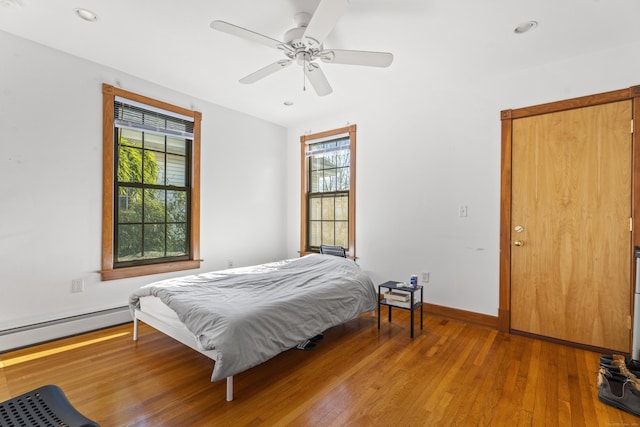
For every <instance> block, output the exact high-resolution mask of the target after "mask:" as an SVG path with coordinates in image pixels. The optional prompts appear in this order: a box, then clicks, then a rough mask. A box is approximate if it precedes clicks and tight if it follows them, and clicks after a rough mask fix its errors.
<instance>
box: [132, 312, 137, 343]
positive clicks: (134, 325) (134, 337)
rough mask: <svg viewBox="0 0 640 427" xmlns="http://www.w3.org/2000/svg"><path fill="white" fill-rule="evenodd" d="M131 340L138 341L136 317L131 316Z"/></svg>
mask: <svg viewBox="0 0 640 427" xmlns="http://www.w3.org/2000/svg"><path fill="white" fill-rule="evenodd" d="M133 340H134V341H138V318H137V317H136V316H135V315H134V316H133Z"/></svg>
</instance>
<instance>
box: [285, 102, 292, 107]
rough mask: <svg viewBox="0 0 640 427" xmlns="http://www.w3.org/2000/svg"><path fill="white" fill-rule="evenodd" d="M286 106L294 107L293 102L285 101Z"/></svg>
mask: <svg viewBox="0 0 640 427" xmlns="http://www.w3.org/2000/svg"><path fill="white" fill-rule="evenodd" d="M284 105H286V106H287V107H291V106H292V105H293V101H284Z"/></svg>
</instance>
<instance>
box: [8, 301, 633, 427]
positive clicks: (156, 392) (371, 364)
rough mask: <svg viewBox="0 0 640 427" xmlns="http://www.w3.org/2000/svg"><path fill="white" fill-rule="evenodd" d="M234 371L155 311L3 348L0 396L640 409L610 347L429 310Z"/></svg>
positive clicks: (315, 420) (165, 405)
mask: <svg viewBox="0 0 640 427" xmlns="http://www.w3.org/2000/svg"><path fill="white" fill-rule="evenodd" d="M383 310H384V311H383V318H382V324H381V328H380V330H378V328H377V319H376V318H375V317H373V318H372V317H371V315H370V314H364V315H362V316H360V317H359V318H357V319H354V320H352V321H350V322H348V323H346V324H344V325H341V326H338V327H335V328H332V329H330V330H328V331H326V333H325V339H324V341H322V342H321V343H320V344H319V345H318V347H317V348H316V349H315V350H313V351H300V350H290V351H287V352H284V353H282V354H280V355H279V356H276V357H275V358H273V359H271V360H269V361H268V362H266V363H264V364H262V365H259V366H257V367H255V368H252V369H250V370H248V371H246V372H243V373H241V374H239V375H237V376H236V377H235V400H234V401H233V402H227V401H226V400H225V381H218V382H214V383H212V382H210V375H211V370H212V363H213V362H212V361H210V360H209V359H207V358H206V357H205V356H202V355H200V354H199V353H197V352H196V351H193V350H191V349H190V348H188V347H185V346H184V345H182V344H180V343H178V342H176V341H174V340H173V339H171V338H169V337H166V336H165V335H163V334H161V333H159V332H157V331H155V330H154V329H152V328H151V327H149V326H146V325H144V324H142V325H141V327H140V339H139V341H138V342H133V341H132V325H131V324H128V325H122V326H117V327H113V328H109V329H105V330H102V331H98V332H92V333H89V334H85V335H81V336H77V337H72V338H67V339H63V340H59V341H55V342H51V343H47V344H42V345H38V346H34V347H31V348H28V349H22V350H18V351H14V352H9V353H4V354H1V355H0V400H5V399H8V398H10V397H12V396H16V395H18V394H21V393H23V392H25V391H28V390H31V389H33V388H36V387H39V386H41V385H44V384H50V383H51V384H57V385H59V386H60V387H62V389H63V390H64V391H65V393H66V394H67V397H68V398H69V400H70V401H71V402H72V403H73V404H74V406H76V408H78V410H80V411H81V412H82V413H84V414H85V415H87V416H88V417H90V418H92V419H94V420H96V421H97V422H99V423H100V424H101V425H102V426H154V427H161V426H263V425H265V426H273V425H278V426H323V427H324V426H611V425H639V424H640V418H637V417H635V416H633V415H631V414H628V413H625V412H623V411H620V410H618V409H615V408H612V407H609V406H607V405H604V404H602V403H600V402H599V401H598V399H597V387H596V373H597V369H598V361H599V354H596V353H592V352H589V351H585V350H581V349H575V348H570V347H565V346H563V345H560V344H554V343H549V342H544V341H538V340H535V339H531V338H527V337H522V336H516V335H509V334H503V333H499V332H497V331H495V330H491V329H485V328H480V327H475V326H471V325H467V324H464V323H461V322H457V321H452V320H446V319H442V318H438V317H434V316H430V315H426V316H425V323H424V326H425V327H424V330H423V331H421V330H420V329H419V327H418V326H417V325H418V320H416V332H415V338H414V339H413V340H412V339H410V338H409V318H408V315H407V314H406V312H404V311H403V312H401V313H398V310H396V312H394V319H393V323H388V322H387V319H386V316H385V315H386V309H383Z"/></svg>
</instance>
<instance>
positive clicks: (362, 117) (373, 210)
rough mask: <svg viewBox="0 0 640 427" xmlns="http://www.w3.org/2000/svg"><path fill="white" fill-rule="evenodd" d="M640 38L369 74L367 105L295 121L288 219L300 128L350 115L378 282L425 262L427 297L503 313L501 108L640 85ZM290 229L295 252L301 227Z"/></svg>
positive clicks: (360, 232) (360, 224)
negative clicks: (504, 60)
mask: <svg viewBox="0 0 640 427" xmlns="http://www.w3.org/2000/svg"><path fill="white" fill-rule="evenodd" d="M639 49H640V44H636V45H628V46H620V47H619V48H617V49H612V50H608V51H603V52H599V53H597V54H593V55H589V56H581V57H575V58H569V59H567V60H565V61H562V62H557V63H552V64H547V65H545V66H541V67H537V68H534V69H525V70H521V71H519V72H517V73H512V74H500V75H490V76H489V75H484V76H483V75H479V74H478V73H476V72H475V71H474V70H458V71H457V72H456V75H455V79H453V80H449V81H448V82H447V81H446V80H438V81H425V79H423V78H421V76H420V73H421V72H423V71H422V70H420V69H419V67H413V68H415V69H416V71H415V74H411V73H412V71H410V70H407V72H406V76H405V77H406V78H409V79H412V80H410V81H414V82H415V91H414V92H413V93H411V94H407V93H402V94H399V93H397V92H396V91H395V88H394V87H393V86H394V85H393V82H384V83H383V84H378V85H375V84H374V85H372V88H375V91H374V90H372V94H371V99H370V100H367V101H368V102H367V106H366V107H365V108H361V109H351V110H349V111H345V112H337V113H336V114H335V115H333V116H331V117H321V118H318V119H317V120H315V121H313V122H310V123H304V124H301V125H300V126H299V127H295V128H291V129H289V134H288V140H289V148H288V156H289V162H288V167H289V176H290V178H289V179H288V183H289V189H288V194H289V199H288V215H289V223H290V224H296V223H297V222H298V218H299V215H300V207H299V205H300V186H299V178H297V177H299V174H300V170H299V169H300V167H299V155H300V154H299V153H300V148H299V145H300V140H299V137H300V135H302V134H304V133H305V132H309V131H310V132H311V133H315V132H319V131H323V130H328V129H333V128H338V127H342V126H345V125H346V123H352V124H353V123H355V124H357V126H358V130H357V177H356V179H357V201H356V205H357V206H356V217H357V218H356V222H357V228H356V247H357V256H358V257H359V261H358V263H359V264H360V265H361V266H362V268H363V269H365V270H366V271H368V272H369V273H370V274H371V276H372V277H373V279H374V281H375V282H377V283H382V282H384V281H387V280H408V278H409V275H410V274H413V273H415V274H419V275H420V274H421V273H422V272H429V273H430V281H429V283H427V284H426V290H425V299H426V300H427V301H428V302H430V303H433V304H437V305H442V306H447V307H453V308H458V309H462V310H468V311H472V312H477V313H483V314H488V315H494V316H497V314H498V294H499V237H500V236H499V220H500V216H499V215H500V213H499V208H500V126H501V124H500V111H501V110H505V109H510V108H519V107H525V106H529V105H535V104H540V103H544V102H551V101H557V100H562V99H567V98H573V97H578V96H583V95H590V94H594V93H600V92H606V91H610V90H617V89H622V88H626V87H629V86H633V85H638V84H640V57H639V56H638V55H635V54H633V52H638V51H639ZM398 64H401V62H398ZM392 66H396V64H395V63H394V64H393V65H392ZM436 66H437V65H436ZM377 93H378V94H377ZM461 205H466V206H468V216H467V217H466V218H461V217H459V216H458V211H459V207H460V206H461ZM289 231H290V234H289V236H288V239H287V241H288V254H289V256H292V255H295V253H296V251H297V250H298V249H299V247H298V246H299V229H297V228H295V227H291V228H290V229H289Z"/></svg>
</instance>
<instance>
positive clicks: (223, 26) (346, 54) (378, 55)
mask: <svg viewBox="0 0 640 427" xmlns="http://www.w3.org/2000/svg"><path fill="white" fill-rule="evenodd" d="M348 5H349V0H321V1H320V4H318V7H317V9H316V11H315V12H314V14H313V16H312V15H311V14H309V13H306V12H300V13H297V14H296V15H295V17H294V21H295V23H296V25H297V26H296V27H295V28H292V29H290V30H289V31H287V32H286V33H285V35H284V41H280V40H276V39H272V38H271V37H267V36H265V35H262V34H259V33H256V32H255V31H251V30H247V29H246V28H242V27H239V26H237V25H233V24H230V23H228V22H225V21H213V22H211V28H213V29H214V30H218V31H222V32H224V33H227V34H231V35H234V36H237V37H242V38H244V39H246V40H250V41H252V42H256V43H260V44H263V45H266V46H269V47H272V48H276V49H278V50H280V51H282V52H283V53H284V55H285V56H286V59H281V60H279V61H276V62H274V63H273V64H269V65H267V66H266V67H264V68H261V69H259V70H258V71H256V72H253V73H251V74H249V75H248V76H245V77H243V78H241V79H240V83H244V84H251V83H255V82H257V81H258V80H261V79H263V78H265V77H267V76H269V75H271V74H273V73H275V72H276V71H278V70H281V69H283V68H285V67H288V66H289V65H291V63H292V62H293V61H295V62H296V63H297V64H298V65H300V66H302V69H303V73H304V75H305V77H306V78H307V79H308V80H309V82H310V83H311V86H313V88H314V90H315V91H316V93H317V94H318V95H319V96H324V95H328V94H330V93H331V92H332V91H333V89H332V88H331V85H330V84H329V81H328V80H327V78H326V76H325V75H324V73H323V72H322V69H321V68H320V66H319V65H318V64H317V63H315V62H313V61H314V60H316V59H319V60H321V61H322V62H326V63H329V64H331V63H333V64H350V65H365V66H370V67H388V66H389V65H391V62H393V54H391V53H388V52H370V51H361V50H344V49H326V50H325V49H324V46H323V45H322V43H323V42H324V39H325V38H326V37H327V36H328V35H329V33H330V32H331V31H332V30H333V28H334V27H335V25H336V23H337V22H338V19H339V18H340V17H341V16H342V14H343V13H344V12H345V11H346V9H347V6H348Z"/></svg>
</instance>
